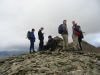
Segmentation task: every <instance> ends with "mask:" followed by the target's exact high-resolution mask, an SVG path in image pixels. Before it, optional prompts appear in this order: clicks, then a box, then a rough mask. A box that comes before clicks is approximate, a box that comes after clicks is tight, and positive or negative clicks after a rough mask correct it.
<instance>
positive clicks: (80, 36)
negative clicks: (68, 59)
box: [76, 23, 85, 50]
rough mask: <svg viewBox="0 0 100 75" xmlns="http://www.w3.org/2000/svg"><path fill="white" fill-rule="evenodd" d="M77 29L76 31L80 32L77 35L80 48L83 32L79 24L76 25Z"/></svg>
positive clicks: (80, 47)
mask: <svg viewBox="0 0 100 75" xmlns="http://www.w3.org/2000/svg"><path fill="white" fill-rule="evenodd" d="M76 25H77V23H76ZM77 29H78V32H79V33H80V35H79V36H78V43H79V49H80V50H82V39H83V38H84V36H83V33H85V32H82V30H81V27H80V26H79V25H77Z"/></svg>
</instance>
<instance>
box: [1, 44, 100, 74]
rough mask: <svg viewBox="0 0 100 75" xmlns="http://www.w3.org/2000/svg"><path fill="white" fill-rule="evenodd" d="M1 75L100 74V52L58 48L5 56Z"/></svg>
mask: <svg viewBox="0 0 100 75" xmlns="http://www.w3.org/2000/svg"><path fill="white" fill-rule="evenodd" d="M88 46H90V45H88ZM89 48H90V47H89ZM91 49H92V48H91ZM0 75H100V54H99V53H96V52H95V51H93V50H92V51H86V50H83V51H73V50H66V51H63V50H62V49H59V48H57V49H56V50H55V51H52V52H51V51H49V50H47V51H40V52H36V53H32V54H23V55H20V56H13V57H8V58H3V59H0Z"/></svg>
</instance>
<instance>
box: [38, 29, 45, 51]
mask: <svg viewBox="0 0 100 75" xmlns="http://www.w3.org/2000/svg"><path fill="white" fill-rule="evenodd" d="M43 30H44V28H43V27H41V28H40V29H39V31H38V38H39V40H40V43H39V51H41V50H43V46H44V33H43V32H42V31H43Z"/></svg>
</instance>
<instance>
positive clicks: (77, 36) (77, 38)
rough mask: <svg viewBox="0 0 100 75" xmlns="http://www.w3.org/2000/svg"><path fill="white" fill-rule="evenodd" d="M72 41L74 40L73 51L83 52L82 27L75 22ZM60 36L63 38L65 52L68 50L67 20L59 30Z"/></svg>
mask: <svg viewBox="0 0 100 75" xmlns="http://www.w3.org/2000/svg"><path fill="white" fill-rule="evenodd" d="M72 24H73V26H72V32H73V34H72V39H73V49H74V50H82V39H83V38H84V36H83V32H82V30H81V27H80V26H79V25H77V23H76V22H75V21H72ZM58 32H59V34H61V36H62V38H63V50H68V29H67V20H64V21H63V24H61V25H60V26H59V28H58Z"/></svg>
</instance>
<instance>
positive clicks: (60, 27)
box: [58, 25, 63, 34]
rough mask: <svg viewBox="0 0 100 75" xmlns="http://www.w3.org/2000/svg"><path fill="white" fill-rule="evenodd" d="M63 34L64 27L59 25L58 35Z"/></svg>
mask: <svg viewBox="0 0 100 75" xmlns="http://www.w3.org/2000/svg"><path fill="white" fill-rule="evenodd" d="M62 32H63V27H62V25H59V27H58V33H59V34H62Z"/></svg>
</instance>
